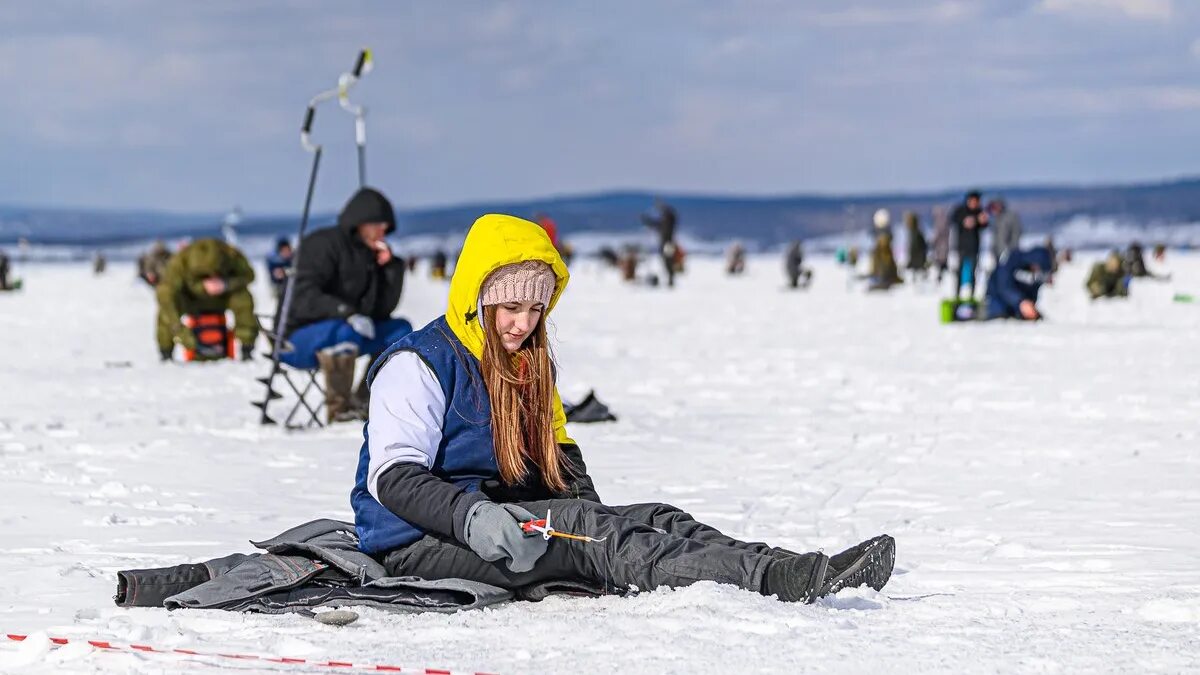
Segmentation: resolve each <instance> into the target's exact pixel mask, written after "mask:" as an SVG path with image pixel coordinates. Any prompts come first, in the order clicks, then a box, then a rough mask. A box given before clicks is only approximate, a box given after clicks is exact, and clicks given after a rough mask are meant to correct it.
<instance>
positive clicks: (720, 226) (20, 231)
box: [0, 177, 1200, 248]
mask: <svg viewBox="0 0 1200 675" xmlns="http://www.w3.org/2000/svg"><path fill="white" fill-rule="evenodd" d="M962 193H963V191H962V190H941V191H929V192H911V193H875V194H857V195H819V194H798V195H793V196H776V197H739V196H734V195H728V196H726V195H705V194H672V193H665V194H661V196H662V197H663V198H664V199H666V200H667V201H668V202H669V203H671V204H672V205H673V206H674V207H675V208H676V210H677V211H678V213H679V228H680V231H681V233H683V234H686V235H687V236H688V237H689V238H692V239H697V240H712V241H721V240H729V239H735V238H736V239H741V240H743V241H745V242H747V243H750V244H752V245H755V244H756V245H757V246H759V247H763V248H766V247H772V246H777V245H779V244H781V243H783V242H786V241H789V240H791V239H796V238H802V239H809V238H821V237H830V236H833V235H837V234H840V233H843V232H847V231H850V232H855V231H865V230H866V229H867V228H869V226H870V220H871V214H872V213H873V212H874V211H875V210H876V209H878V208H887V209H889V210H890V211H891V212H892V214H893V222H899V220H900V214H901V213H902V212H904V211H909V210H911V211H915V212H917V213H918V214H919V215H920V216H921V219H922V222H923V223H924V224H925V225H926V226H927V227H928V225H929V224H930V220H929V218H930V212H931V210H932V209H933V207H935V206H946V207H949V206H952V205H953V204H954V203H956V202H958V201H959V200H961V199H962ZM655 196H660V193H655V192H650V191H639V190H624V191H610V192H601V193H595V194H584V195H568V196H553V197H547V198H544V199H527V200H517V201H509V202H502V201H494V202H473V203H466V204H459V205H454V206H446V207H437V208H424V209H403V208H402V209H399V210H398V211H397V218H398V220H399V229H400V232H399V234H400V235H402V236H419V235H446V236H450V235H454V234H457V233H461V232H463V231H465V230H466V228H467V227H468V226H469V225H470V224H471V222H472V221H474V219H475V218H476V217H478V216H479V215H480V214H483V213H488V212H495V211H498V212H504V213H512V214H514V215H519V216H525V217H532V216H533V214H535V213H537V212H539V211H544V212H546V213H549V214H550V215H551V216H553V218H554V219H555V221H556V222H557V223H558V226H559V229H560V231H561V232H563V233H564V234H565V236H566V237H567V238H569V237H570V235H571V233H572V232H589V233H611V234H614V235H619V234H622V233H627V234H631V235H632V234H635V233H638V234H640V233H642V232H643V231H644V228H643V227H642V225H641V223H640V215H641V214H642V213H646V212H648V211H649V210H650V208H651V206H652V204H653V200H654V197H655ZM996 196H1002V197H1004V198H1005V199H1007V200H1008V202H1009V203H1010V205H1012V206H1013V207H1014V208H1015V209H1017V211H1018V212H1019V213H1020V214H1021V217H1022V219H1023V220H1024V222H1025V225H1026V229H1027V230H1028V231H1030V232H1050V231H1053V230H1055V229H1056V228H1059V227H1062V226H1063V225H1065V224H1067V223H1069V222H1071V221H1072V220H1077V219H1079V218H1081V217H1082V218H1087V219H1092V220H1108V221H1113V222H1118V223H1128V224H1133V225H1138V226H1155V227H1156V228H1160V229H1161V228H1162V227H1170V226H1174V225H1185V224H1193V223H1198V222H1200V177H1188V178H1180V179H1175V180H1167V181H1159V182H1147V183H1135V184H1126V185H1094V186H1069V185H1044V186H1013V187H1000V188H991V189H988V188H984V199H985V200H986V199H990V198H992V197H996ZM221 218H222V215H221V214H220V213H216V212H214V213H210V214H173V213H161V212H155V211H143V210H129V211H109V210H98V209H95V210H90V209H55V208H38V207H11V206H0V244H12V243H14V242H16V241H18V240H19V239H26V240H28V241H29V242H30V243H31V244H36V245H50V246H55V245H73V246H92V247H95V246H105V245H119V244H130V243H134V242H139V241H145V240H148V239H152V238H155V237H163V238H167V239H173V238H179V237H200V236H219V233H220V227H221ZM335 218H336V214H334V213H330V212H325V213H319V214H316V215H315V216H314V217H313V222H312V225H311V227H313V228H317V227H323V226H327V225H329V224H331V223H332V222H333V221H334V220H335ZM298 222H299V214H287V215H270V216H254V215H248V216H245V217H244V219H243V221H242V222H241V224H240V225H239V226H238V232H239V233H240V234H241V235H243V236H279V235H289V234H294V232H295V229H296V227H297V226H298Z"/></svg>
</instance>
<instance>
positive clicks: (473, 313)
mask: <svg viewBox="0 0 1200 675" xmlns="http://www.w3.org/2000/svg"><path fill="white" fill-rule="evenodd" d="M526 260H540V261H542V262H544V263H546V264H547V265H549V266H550V269H552V270H554V276H555V277H556V278H557V280H558V281H557V283H556V284H555V286H554V295H552V296H551V297H550V306H549V307H547V308H546V314H545V316H549V314H550V310H552V309H554V305H555V303H557V302H558V298H559V296H561V295H562V292H563V289H564V288H566V287H567V280H568V279H570V278H571V275H570V274H569V273H568V272H567V266H566V264H565V263H563V260H562V257H561V256H559V255H558V251H557V250H555V248H554V244H551V243H550V237H549V236H547V234H546V231H545V230H543V229H542V227H541V226H540V225H538V224H537V223H532V222H530V221H528V220H524V219H521V218H517V217H515V216H506V215H502V214H498V213H489V214H487V215H486V216H482V217H480V218H479V220H476V221H475V224H474V225H472V226H471V230H470V231H469V232H467V239H466V241H465V242H463V249H462V253H460V254H459V256H458V264H457V265H455V266H454V277H453V278H452V279H451V280H450V302H449V305H448V306H447V308H446V323H448V324H450V329H451V330H453V331H454V334H455V335H456V336H458V339H459V340H461V341H462V343H463V345H464V346H466V348H467V349H468V350H470V352H471V353H472V354H474V355H475V358H477V359H478V358H482V356H483V327H482V326H480V325H479V321H480V316H479V289H480V288H482V287H483V282H484V280H485V279H487V278H488V275H490V274H491V273H492V272H495V271H496V270H497V269H499V268H501V267H504V266H505V265H511V264H513V263H519V262H523V261H526Z"/></svg>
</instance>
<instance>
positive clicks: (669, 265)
mask: <svg viewBox="0 0 1200 675" xmlns="http://www.w3.org/2000/svg"><path fill="white" fill-rule="evenodd" d="M654 208H655V211H657V212H658V215H657V217H652V216H649V215H646V214H642V223H643V224H645V226H646V227H648V228H650V229H651V230H654V232H656V233H657V234H658V253H659V255H660V256H661V257H662V263H663V270H664V271H665V272H666V275H667V286H668V287H674V286H675V272H676V271H677V270H678V269H679V267H680V264H681V261H680V260H679V257H680V256H679V254H680V250H679V244H678V243H677V242H676V241H675V227H676V225H677V223H678V221H679V216H678V215H677V214H676V213H675V209H674V208H672V207H671V205H670V204H668V203H666V202H665V201H663V200H662V199H655V200H654Z"/></svg>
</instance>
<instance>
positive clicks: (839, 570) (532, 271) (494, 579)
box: [350, 214, 895, 602]
mask: <svg viewBox="0 0 1200 675" xmlns="http://www.w3.org/2000/svg"><path fill="white" fill-rule="evenodd" d="M567 280H568V273H567V268H566V265H564V264H563V262H562V259H561V258H560V257H559V254H558V252H557V251H556V250H555V249H554V247H553V246H552V245H551V243H550V239H549V237H547V236H546V233H545V232H544V231H543V230H542V229H541V228H540V227H538V226H537V225H536V224H535V223H532V222H529V221H526V220H522V219H520V218H515V217H513V216H506V215H494V214H493V215H485V216H483V217H482V218H480V219H479V220H477V221H475V224H474V225H473V226H472V228H471V230H470V232H468V233H467V238H466V242H465V244H464V246H463V250H462V255H461V256H460V258H459V264H458V265H457V266H456V268H455V270H454V277H453V279H452V280H451V282H450V299H449V303H448V307H447V309H446V314H445V315H443V316H441V317H439V318H437V319H435V320H434V321H433V322H432V323H430V324H429V325H428V326H425V327H424V328H422V329H420V330H418V331H416V332H414V333H411V334H410V335H408V336H406V337H404V338H403V339H401V340H400V341H399V342H397V343H395V344H394V345H392V347H391V348H390V349H388V351H387V352H385V353H384V354H383V355H382V356H381V357H380V358H379V359H377V360H376V361H375V364H374V365H373V366H372V367H371V374H370V376H369V377H370V379H371V381H372V385H371V386H372V396H371V414H370V421H369V422H368V423H367V425H366V432H365V434H364V436H365V440H364V442H363V444H362V448H361V450H360V455H359V463H358V471H357V473H356V476H355V486H354V489H353V491H352V492H351V497H350V502H351V505H352V507H353V509H354V514H355V529H356V530H357V533H358V537H359V547H360V548H361V549H362V551H364V552H366V553H369V554H372V555H375V556H377V557H379V558H380V559H381V560H383V564H384V566H385V567H386V568H387V570H388V573H389V574H390V575H392V576H417V577H421V578H424V579H444V578H458V579H468V580H473V581H480V582H484V583H488V584H492V585H495V586H499V587H501V588H505V589H512V590H519V589H521V588H524V587H527V586H530V585H533V584H539V583H543V582H547V581H559V582H566V583H569V584H571V585H573V586H574V587H576V588H581V589H588V590H592V591H596V592H601V591H602V590H604V589H607V588H620V589H627V588H630V587H634V586H636V587H637V588H641V589H653V588H657V587H659V586H664V585H665V586H671V587H679V586H687V585H689V584H692V583H695V582H697V581H704V580H708V581H716V582H720V583H728V584H734V585H737V586H740V587H741V588H744V589H746V590H750V591H753V592H758V593H762V594H765V595H778V596H779V598H780V599H781V600H789V601H797V602H811V601H813V600H814V599H815V598H816V597H818V596H820V595H823V594H826V593H832V592H836V591H837V590H839V589H840V588H844V587H848V586H855V585H863V584H868V585H871V586H873V587H875V588H880V587H882V586H883V584H884V583H886V582H887V579H888V577H889V575H890V574H891V569H892V562H893V560H894V555H895V549H894V541H893V540H892V539H891V537H888V536H886V535H883V536H880V537H876V538H874V539H872V540H869V541H867V542H864V543H863V544H860V545H859V546H856V547H854V548H851V549H849V550H848V551H846V552H844V553H842V554H839V555H837V556H834V557H833V558H826V556H825V555H824V554H822V553H805V554H797V553H793V552H790V551H786V550H783V549H778V548H772V547H770V546H767V545H766V544H755V543H746V542H741V541H737V540H735V539H732V538H730V537H727V536H725V535H724V534H722V533H720V532H718V531H717V530H716V529H714V528H711V527H709V526H707V525H704V524H702V523H699V522H697V521H696V520H694V519H693V518H692V517H691V516H689V515H688V514H686V513H684V512H683V511H680V510H679V509H677V508H674V507H672V506H670V505H668V504H657V503H650V504H637V505H632V506H605V505H603V504H601V503H600V497H599V495H598V494H597V493H596V489H595V487H594V484H593V482H592V479H591V478H590V477H589V476H588V474H587V467H586V465H585V464H584V461H583V455H582V452H581V451H580V449H579V446H578V445H576V444H575V441H573V440H572V439H571V438H570V436H568V435H567V429H566V416H565V415H564V413H563V407H562V402H561V400H560V398H559V395H558V391H557V389H556V387H555V383H554V363H553V361H552V359H551V355H550V344H549V339H548V337H547V332H546V317H547V315H548V314H549V313H550V311H552V310H553V309H554V306H555V305H556V304H557V303H558V301H559V299H560V297H561V296H562V293H563V290H564V289H565V287H566V285H567ZM538 519H547V520H548V521H549V523H548V524H549V526H550V527H553V528H554V529H555V530H556V531H558V532H561V533H573V534H577V535H584V536H588V537H594V538H595V540H594V541H587V542H583V541H572V540H568V539H561V538H552V537H550V536H548V535H547V536H546V537H543V536H542V535H541V534H539V533H538V532H536V531H531V529H530V528H529V527H528V525H529V524H530V523H531V521H536V520H538Z"/></svg>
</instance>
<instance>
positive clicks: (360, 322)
mask: <svg viewBox="0 0 1200 675" xmlns="http://www.w3.org/2000/svg"><path fill="white" fill-rule="evenodd" d="M346 323H348V324H350V327H351V328H353V329H354V332H355V333H358V334H359V335H361V336H363V337H365V338H367V339H368V340H374V339H375V322H374V321H372V320H371V317H369V316H363V315H362V314H351V315H350V316H348V317H346Z"/></svg>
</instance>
